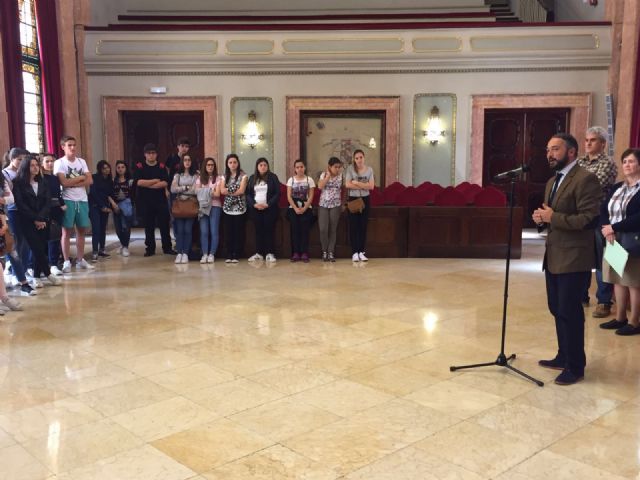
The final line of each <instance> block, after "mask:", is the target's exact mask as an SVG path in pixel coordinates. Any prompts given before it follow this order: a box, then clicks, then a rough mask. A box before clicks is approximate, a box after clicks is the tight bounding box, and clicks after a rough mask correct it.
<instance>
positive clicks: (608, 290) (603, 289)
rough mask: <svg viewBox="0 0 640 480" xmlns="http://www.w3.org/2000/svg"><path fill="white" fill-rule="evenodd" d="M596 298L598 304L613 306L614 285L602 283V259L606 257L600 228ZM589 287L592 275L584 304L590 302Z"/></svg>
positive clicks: (598, 233)
mask: <svg viewBox="0 0 640 480" xmlns="http://www.w3.org/2000/svg"><path fill="white" fill-rule="evenodd" d="M595 237H596V285H597V288H596V298H597V299H598V304H604V305H611V304H612V303H613V284H612V283H606V282H603V281H602V257H603V255H604V237H603V236H602V232H601V231H600V227H598V228H596V231H595ZM589 287H591V275H589V279H588V280H587V284H586V287H585V292H584V295H583V297H582V301H583V302H588V301H589Z"/></svg>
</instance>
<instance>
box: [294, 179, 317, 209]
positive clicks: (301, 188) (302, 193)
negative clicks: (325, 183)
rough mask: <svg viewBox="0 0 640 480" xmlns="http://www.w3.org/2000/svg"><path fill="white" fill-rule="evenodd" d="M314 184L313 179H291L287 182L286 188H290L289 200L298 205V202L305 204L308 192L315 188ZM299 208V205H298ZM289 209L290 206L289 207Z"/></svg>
mask: <svg viewBox="0 0 640 480" xmlns="http://www.w3.org/2000/svg"><path fill="white" fill-rule="evenodd" d="M315 186H316V183H315V182H314V181H313V178H311V177H309V176H305V178H304V179H303V180H298V179H297V178H296V177H291V178H289V180H287V187H291V198H293V200H294V201H296V200H297V201H296V204H298V203H299V202H300V201H302V202H306V201H307V199H308V198H309V190H311V189H312V188H315ZM298 206H299V207H300V206H301V205H298ZM289 208H291V205H289Z"/></svg>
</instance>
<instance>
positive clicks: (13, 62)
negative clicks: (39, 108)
mask: <svg viewBox="0 0 640 480" xmlns="http://www.w3.org/2000/svg"><path fill="white" fill-rule="evenodd" d="M18 19H19V15H18V0H2V1H1V2H0V27H1V29H2V63H3V69H4V89H5V91H4V95H5V98H6V99H7V112H8V114H9V145H11V146H12V147H24V145H25V138H24V87H23V85H22V54H21V50H20V27H19V21H18Z"/></svg>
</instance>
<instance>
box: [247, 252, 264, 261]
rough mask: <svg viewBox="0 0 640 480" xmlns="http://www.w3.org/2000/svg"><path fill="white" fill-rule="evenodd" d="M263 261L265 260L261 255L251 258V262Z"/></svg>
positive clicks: (257, 254)
mask: <svg viewBox="0 0 640 480" xmlns="http://www.w3.org/2000/svg"><path fill="white" fill-rule="evenodd" d="M262 260H264V257H263V256H262V255H260V254H259V253H256V254H254V255H252V256H250V257H249V261H250V262H261V261H262Z"/></svg>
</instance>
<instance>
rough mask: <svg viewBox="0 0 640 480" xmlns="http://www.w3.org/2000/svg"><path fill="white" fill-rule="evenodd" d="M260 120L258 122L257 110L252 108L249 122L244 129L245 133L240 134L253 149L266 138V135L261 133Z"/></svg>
mask: <svg viewBox="0 0 640 480" xmlns="http://www.w3.org/2000/svg"><path fill="white" fill-rule="evenodd" d="M258 127H259V125H258V122H256V112H255V110H251V111H250V112H249V123H247V126H246V127H245V129H244V133H242V134H241V135H240V138H241V139H242V141H243V142H244V143H246V144H247V145H249V146H250V147H251V149H252V150H253V149H254V148H256V145H258V144H259V143H260V142H261V141H262V140H264V135H263V134H262V133H260V130H259V128H258Z"/></svg>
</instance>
